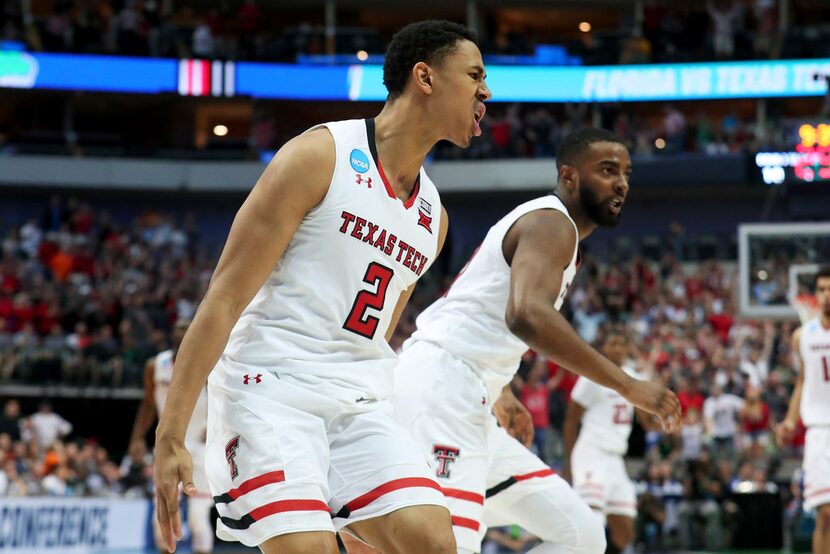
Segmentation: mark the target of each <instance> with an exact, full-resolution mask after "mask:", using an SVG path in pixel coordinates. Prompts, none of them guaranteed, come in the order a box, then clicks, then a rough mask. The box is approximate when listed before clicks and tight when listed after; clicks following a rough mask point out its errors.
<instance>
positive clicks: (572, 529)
mask: <svg viewBox="0 0 830 554" xmlns="http://www.w3.org/2000/svg"><path fill="white" fill-rule="evenodd" d="M556 163H557V167H558V168H559V179H558V184H557V187H556V195H550V196H545V197H542V198H537V199H536V200H531V201H530V202H526V203H524V204H522V205H520V206H519V207H517V208H516V209H514V210H513V211H512V212H510V213H509V214H508V215H506V216H505V217H504V218H503V219H502V220H501V221H499V222H498V223H496V224H495V225H494V226H493V227H492V228H491V229H490V231H489V232H488V233H487V236H486V237H485V239H484V242H483V243H482V244H481V246H480V247H479V249H478V250H477V252H476V253H475V254H474V255H473V257H472V259H471V260H470V262H469V263H468V264H467V267H466V268H465V269H464V270H462V272H461V273H460V274H459V276H458V278H457V279H456V281H455V282H454V283H453V285H452V286H451V287H450V289H449V291H448V292H447V294H446V295H445V296H444V297H443V298H441V299H439V300H438V301H436V302H435V303H434V304H432V305H431V306H430V307H428V308H427V309H426V310H424V312H423V313H421V314H420V316H419V317H418V319H417V322H416V323H417V330H416V331H415V333H414V334H413V336H412V337H411V338H410V339H409V340H408V341H407V342H406V344H405V345H404V350H403V352H402V354H401V359H400V363H399V364H398V366H397V367H396V369H395V398H394V404H395V412H396V417H397V418H398V420H399V421H400V422H401V423H402V424H404V425H406V427H407V428H408V429H410V431H412V433H413V434H414V435H415V438H416V440H417V441H418V443H419V445H420V447H421V449H422V452H423V454H424V455H426V456H430V457H432V459H433V462H434V469H435V472H436V474H437V476H438V480H439V482H440V483H441V487H442V488H443V490H444V494H445V495H446V496H447V503H448V505H449V508H450V512H451V514H452V521H453V531H454V532H455V536H456V542H457V544H458V548H459V552H465V553H466V552H479V551H480V547H481V540H482V538H483V536H484V533H485V531H486V526H487V525H505V524H512V523H516V524H519V525H520V526H522V527H523V528H525V529H526V530H528V531H529V532H530V533H532V534H534V535H536V536H538V537H540V538H541V539H542V540H543V543H542V544H540V545H538V546H536V547H535V548H534V549H533V550H531V552H533V553H534V554H542V553H556V552H570V553H577V552H579V553H586V554H587V553H591V554H596V553H598V552H602V551H603V550H604V549H605V537H604V535H605V533H604V530H603V528H602V524H601V522H600V520H599V518H597V517H596V515H595V514H593V513H592V512H591V509H590V508H589V507H588V506H587V505H586V504H585V503H584V502H583V501H582V500H581V499H580V498H579V496H578V495H577V494H576V493H575V492H574V491H573V490H572V489H571V488H570V486H568V484H567V483H566V482H565V480H563V479H562V478H560V477H559V476H557V475H555V474H554V472H553V470H551V469H550V468H549V467H547V466H546V465H545V463H544V462H542V461H541V460H540V459H539V458H538V457H536V456H535V455H534V454H532V453H531V452H530V451H529V450H528V449H527V448H526V447H525V446H524V445H522V444H521V443H520V442H519V441H518V440H516V439H515V438H514V437H512V436H510V435H509V434H508V431H507V430H506V429H505V428H504V427H500V426H499V425H498V424H497V422H496V417H494V415H493V413H492V412H491V410H492V411H494V412H495V414H496V416H498V417H499V420H500V421H501V423H502V424H503V425H504V426H505V427H507V428H508V429H510V430H512V431H513V433H514V434H518V435H520V436H523V437H527V438H528V439H530V438H531V437H532V435H533V425H532V422H531V419H530V416H529V414H528V413H527V411H526V410H525V409H524V407H523V406H522V405H521V403H520V402H519V401H518V400H517V399H516V398H515V397H514V396H513V395H512V393H510V392H509V387H507V384H508V383H509V382H510V380H511V379H512V377H513V375H514V374H515V372H516V369H517V368H518V366H519V361H520V358H521V356H522V354H523V353H524V352H525V351H526V350H527V348H528V347H530V348H532V349H533V350H535V351H536V352H538V353H540V354H541V355H543V356H545V357H546V358H548V359H552V360H553V361H555V362H556V363H558V364H560V365H561V366H563V367H567V368H573V369H574V370H575V371H576V372H578V373H580V374H582V375H585V376H587V377H589V378H590V379H592V380H595V381H597V382H599V383H600V384H602V385H604V386H607V387H609V388H612V389H614V390H617V391H619V392H620V393H621V394H622V395H623V396H624V397H625V398H626V399H628V400H629V401H630V402H631V403H633V404H634V405H636V406H640V407H642V408H644V409H646V410H647V411H650V412H654V413H657V414H659V415H660V416H662V417H663V418H665V419H666V423H667V425H668V426H669V427H672V428H673V427H674V426H675V425H676V424H677V423H678V422H679V414H680V412H679V404H678V402H677V399H676V398H675V396H674V395H673V394H672V393H671V392H670V391H668V390H667V389H665V388H664V387H663V386H661V385H659V384H655V383H650V382H645V381H637V380H635V379H633V378H632V377H630V376H629V375H627V374H626V373H625V372H624V371H623V370H621V369H620V368H619V366H617V365H616V364H614V363H613V362H611V361H609V360H608V359H607V358H605V357H603V356H602V355H601V354H599V353H598V352H597V351H595V350H594V349H593V348H591V347H590V346H589V345H587V344H586V343H585V342H583V341H582V340H581V339H580V338H579V336H578V335H577V334H576V332H575V331H574V330H573V329H572V328H571V326H570V325H569V324H568V322H567V320H566V319H565V318H564V317H563V316H562V315H561V314H560V313H559V307H560V306H561V304H562V301H563V299H564V298H565V294H566V292H567V289H568V286H569V285H570V283H571V281H572V280H573V277H574V275H575V273H576V266H577V264H578V251H577V244H578V242H579V240H580V239H582V238H584V237H586V236H588V235H589V234H590V233H591V232H592V231H593V230H594V229H596V228H597V227H598V226H613V225H614V224H616V223H617V220H618V218H619V215H620V211H621V209H622V205H623V202H624V201H625V197H626V195H627V193H628V179H629V174H630V171H631V161H630V158H629V154H628V149H627V148H626V147H625V146H624V145H623V144H622V142H621V141H620V139H619V138H617V137H616V135H614V134H613V133H610V132H607V131H603V130H599V129H586V130H581V131H577V132H575V133H572V134H571V135H569V136H567V137H566V138H565V139H564V140H563V141H562V144H561V145H560V148H559V151H558V152H557V157H556ZM671 418H674V419H673V420H672V421H671V423H669V420H670V419H671Z"/></svg>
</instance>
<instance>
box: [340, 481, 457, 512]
mask: <svg viewBox="0 0 830 554" xmlns="http://www.w3.org/2000/svg"><path fill="white" fill-rule="evenodd" d="M411 487H427V488H430V489H435V490H437V491H439V492H440V491H441V487H439V486H438V483H436V482H435V481H433V480H432V479H427V478H426V477H404V478H402V479H395V480H394V481H389V482H388V483H384V484H382V485H380V486H379V487H375V488H374V489H372V490H370V491H369V492H367V493H366V494H364V495H361V496H358V497H357V498H355V499H354V500H352V501H351V502H348V503H347V504H346V506H345V508H346V509H347V510H348V511H349V512H354V511H356V510H359V509H361V508H364V507H366V506H368V505H369V504H371V503H372V502H374V501H375V500H377V499H378V498H380V497H381V496H383V495H384V494H388V493H390V492H393V491H397V490H400V489H408V488H411Z"/></svg>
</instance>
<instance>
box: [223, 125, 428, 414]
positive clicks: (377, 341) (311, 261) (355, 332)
mask: <svg viewBox="0 0 830 554" xmlns="http://www.w3.org/2000/svg"><path fill="white" fill-rule="evenodd" d="M319 127H326V128H327V129H328V130H329V132H331V135H332V137H333V138H334V145H335V160H336V161H335V167H334V173H333V175H332V179H331V183H330V184H329V189H328V192H327V193H326V195H325V197H324V199H323V200H322V202H320V204H319V205H318V206H317V207H315V208H314V209H312V210H311V211H310V212H309V213H308V214H307V215H306V217H305V218H304V219H303V221H302V223H301V224H300V226H299V227H298V229H297V231H296V232H295V233H294V236H293V238H292V239H291V242H290V243H289V245H288V247H287V249H286V250H285V253H284V254H283V256H282V258H281V259H280V260H279V262H278V263H277V265H276V267H274V269H273V271H272V272H271V274H270V276H269V277H268V279H267V280H266V281H265V284H263V285H262V287H261V288H260V290H259V292H258V293H257V294H256V296H255V297H254V299H253V300H252V301H251V302H250V304H249V305H248V306H247V307H246V308H245V310H244V312H243V314H242V316H241V317H240V319H239V321H238V322H237V324H236V326H235V327H234V328H233V331H232V332H231V335H230V339H229V341H228V344H227V347H226V348H225V351H224V354H223V355H224V357H225V358H227V359H228V360H229V361H231V362H235V363H238V364H246V365H249V366H254V367H258V368H262V369H263V370H270V371H274V372H276V374H278V375H279V374H280V373H284V374H291V375H295V376H296V375H311V376H315V377H323V378H325V379H326V380H327V381H328V382H330V383H333V384H336V385H341V386H342V387H345V388H346V389H350V390H351V389H356V390H358V391H360V393H361V394H360V396H369V397H374V398H382V397H388V396H389V394H390V393H391V390H390V389H391V369H392V367H393V366H394V364H395V360H396V356H395V353H394V351H393V350H392V349H391V348H390V347H389V344H388V343H387V342H386V339H385V334H386V331H387V328H388V327H389V324H390V321H391V318H392V314H393V312H394V309H395V305H396V303H397V302H398V299H399V297H400V295H401V293H402V292H403V291H404V290H406V289H408V288H409V287H410V286H412V285H413V284H414V283H415V281H416V280H417V279H418V278H419V277H420V276H421V275H423V274H424V272H426V270H427V269H428V268H429V267H430V265H431V264H432V262H433V260H434V259H435V255H436V251H437V248H438V235H439V229H440V225H441V221H440V220H441V200H440V198H439V196H438V191H437V190H436V188H435V185H433V183H432V181H431V180H430V179H429V177H427V175H426V173H425V172H424V170H423V168H421V170H420V174H419V177H418V179H417V181H416V183H415V186H414V188H413V192H412V196H411V197H410V198H409V199H408V200H407V201H406V202H403V201H401V200H400V199H399V198H398V197H397V196H396V195H395V193H394V191H393V190H392V188H391V186H390V185H389V183H388V182H387V180H386V176H385V175H384V173H383V169H382V168H381V166H380V164H379V163H378V159H377V149H376V147H375V140H374V134H375V133H374V129H375V127H374V120H371V119H369V120H349V121H338V122H332V123H326V124H324V125H322V126H319ZM319 127H315V128H319ZM296 186H298V187H301V186H303V183H301V182H300V183H296ZM218 367H232V364H231V365H229V364H220V366H218Z"/></svg>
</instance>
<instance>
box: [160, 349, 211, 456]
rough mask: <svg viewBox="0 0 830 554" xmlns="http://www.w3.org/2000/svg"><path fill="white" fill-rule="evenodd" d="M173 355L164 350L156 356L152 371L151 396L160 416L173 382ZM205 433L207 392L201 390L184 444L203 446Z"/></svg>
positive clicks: (170, 351) (172, 352)
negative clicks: (152, 395)
mask: <svg viewBox="0 0 830 554" xmlns="http://www.w3.org/2000/svg"><path fill="white" fill-rule="evenodd" d="M174 360H175V353H174V351H173V350H165V351H164V352H159V353H158V354H156V358H155V366H154V369H153V394H154V396H155V402H156V410H157V413H158V414H159V416H161V413H162V411H163V410H164V405H165V403H166V402H167V395H168V393H169V392H170V383H171V381H172V380H173V362H174ZM206 432H207V391H206V390H205V388H204V387H203V388H202V391H201V393H199V398H198V399H197V400H196V406H195V407H194V409H193V415H192V416H191V418H190V423H189V424H188V426H187V432H186V433H185V443H186V445H187V446H188V447H189V448H192V447H194V446H198V445H199V444H204V440H205V434H206Z"/></svg>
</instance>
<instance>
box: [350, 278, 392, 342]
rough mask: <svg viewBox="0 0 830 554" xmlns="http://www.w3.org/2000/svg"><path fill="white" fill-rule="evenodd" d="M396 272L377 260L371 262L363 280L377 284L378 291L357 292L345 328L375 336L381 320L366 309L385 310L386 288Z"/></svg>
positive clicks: (368, 337) (362, 335)
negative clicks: (367, 312)
mask: <svg viewBox="0 0 830 554" xmlns="http://www.w3.org/2000/svg"><path fill="white" fill-rule="evenodd" d="M394 274H395V272H394V271H392V270H391V269H389V268H388V267H386V266H383V265H380V264H379V263H377V262H372V263H370V264H369V267H368V268H366V275H365V276H364V277H363V282H364V283H369V284H370V285H377V290H376V292H370V291H368V290H362V291H360V292H358V293H357V296H356V297H355V299H354V304H352V311H350V312H349V317H347V318H346V322H345V323H344V324H343V328H344V329H346V330H347V331H351V332H352V333H357V334H358V335H360V336H361V337H366V338H367V339H372V338H374V337H375V331H377V329H378V323H380V320H379V319H378V318H376V317H374V316H370V315H367V314H366V310H367V309H369V308H372V309H373V310H378V311H380V310H383V305H384V303H386V289H387V287H389V281H391V280H392V276H393V275H394Z"/></svg>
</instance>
